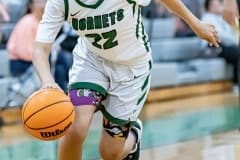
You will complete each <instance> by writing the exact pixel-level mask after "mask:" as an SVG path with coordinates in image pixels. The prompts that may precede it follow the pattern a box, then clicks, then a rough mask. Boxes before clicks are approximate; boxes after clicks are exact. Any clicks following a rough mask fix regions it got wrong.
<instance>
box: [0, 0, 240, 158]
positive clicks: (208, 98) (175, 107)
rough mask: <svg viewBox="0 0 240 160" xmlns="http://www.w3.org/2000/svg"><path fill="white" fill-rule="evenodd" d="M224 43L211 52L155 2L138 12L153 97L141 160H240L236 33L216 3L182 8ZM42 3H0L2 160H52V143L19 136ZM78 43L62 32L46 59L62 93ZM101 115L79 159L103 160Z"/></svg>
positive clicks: (34, 84) (192, 1)
mask: <svg viewBox="0 0 240 160" xmlns="http://www.w3.org/2000/svg"><path fill="white" fill-rule="evenodd" d="M182 1H183V2H184V3H185V4H186V5H187V7H188V8H189V9H190V10H191V11H192V12H193V13H194V14H195V15H196V16H197V17H198V18H200V19H202V20H203V21H205V22H210V23H212V24H214V25H215V26H216V28H217V30H218V32H219V34H220V37H221V39H222V42H221V47H219V48H212V47H210V46H208V45H207V44H206V43H205V42H203V41H201V40H200V39H198V38H197V37H196V36H195V34H194V33H193V32H192V30H191V29H190V28H189V27H188V26H187V25H186V24H185V23H184V22H183V21H181V20H180V19H179V18H177V17H175V16H173V15H172V14H171V13H169V12H168V11H167V10H166V9H165V8H164V7H163V6H161V5H160V4H159V3H158V2H157V0H152V1H151V4H150V5H149V6H147V7H143V8H142V15H143V19H142V23H143V25H144V28H145V31H146V32H147V33H148V35H149V40H150V42H151V46H152V55H153V61H154V63H153V70H152V79H151V90H150V93H149V96H148V98H147V102H146V104H145V106H144V108H143V110H142V112H141V115H140V118H141V119H142V120H143V126H144V132H143V139H142V153H141V158H140V159H141V160H240V130H239V128H240V108H239V107H240V105H239V100H240V99H239V83H238V80H239V70H238V65H239V61H238V58H239V54H240V50H239V45H238V43H239V41H238V39H239V27H232V26H229V25H228V24H226V23H225V22H224V21H223V19H222V18H221V12H222V1H221V0H182ZM44 4H45V1H44V0H34V1H29V0H0V67H1V69H0V86H1V89H0V97H1V101H0V109H1V110H0V159H1V160H57V157H56V152H57V141H53V142H42V141H38V140H35V139H33V138H32V137H30V136H29V135H28V134H27V133H26V132H25V131H24V130H23V128H22V124H21V107H22V104H23V103H24V101H25V100H26V98H27V97H28V96H29V95H30V94H31V93H32V92H34V91H35V90H37V89H38V88H39V86H40V83H39V80H38V78H37V76H36V74H35V72H34V70H33V68H32V63H31V60H32V48H33V43H34V39H35V36H36V30H37V26H38V23H39V21H40V19H41V16H42V13H43V8H44ZM76 41H77V36H76V35H75V33H74V32H73V31H72V30H71V28H70V27H69V26H68V24H64V26H63V28H62V30H61V31H60V33H59V35H58V37H57V40H56V43H55V44H54V45H53V48H52V54H51V57H50V62H51V68H52V74H53V75H54V77H55V79H56V81H57V83H58V84H59V85H60V86H61V87H62V89H63V90H67V84H68V70H69V68H70V67H71V64H72V54H71V51H72V49H73V47H74V45H75V44H76ZM101 118H102V117H101V114H99V113H97V114H96V116H95V118H94V121H93V124H92V127H91V129H90V133H89V136H88V138H87V141H86V143H85V147H84V159H86V160H95V159H100V158H99V154H98V149H97V148H98V147H97V146H98V141H99V136H100V128H101V125H102V124H99V119H101Z"/></svg>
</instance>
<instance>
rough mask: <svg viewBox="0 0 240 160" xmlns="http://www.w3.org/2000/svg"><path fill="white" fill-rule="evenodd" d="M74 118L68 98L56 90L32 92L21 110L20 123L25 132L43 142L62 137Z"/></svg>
mask: <svg viewBox="0 0 240 160" xmlns="http://www.w3.org/2000/svg"><path fill="white" fill-rule="evenodd" d="M74 116H75V112H74V107H73V105H72V103H71V101H70V98H69V97H68V96H67V95H65V94H64V93H63V92H61V91H60V90H58V89H41V90H38V91H36V92H34V93H33V94H32V95H31V96H30V97H29V98H28V99H27V100H26V102H25V103H24V105H23V108H22V121H23V125H24V128H25V129H26V131H27V132H28V133H29V134H31V135H32V136H33V137H35V138H37V139H40V140H45V141H49V140H56V139H58V138H60V137H62V136H64V135H65V134H66V133H67V131H68V129H69V128H70V126H71V125H72V123H73V120H74Z"/></svg>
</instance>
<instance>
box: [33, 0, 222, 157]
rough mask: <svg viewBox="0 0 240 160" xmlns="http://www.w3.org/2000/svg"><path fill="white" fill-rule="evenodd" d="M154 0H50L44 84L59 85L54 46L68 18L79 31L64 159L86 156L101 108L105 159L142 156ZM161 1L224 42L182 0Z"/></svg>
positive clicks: (42, 56)
mask: <svg viewBox="0 0 240 160" xmlns="http://www.w3.org/2000/svg"><path fill="white" fill-rule="evenodd" d="M149 1H150V0H84V1H83V0H48V2H47V6H46V8H45V13H44V16H43V19H42V21H41V23H40V26H39V30H38V35H37V42H36V45H35V50H34V60H33V63H34V66H35V68H36V70H37V72H38V75H39V77H40V79H41V82H42V88H58V86H57V84H56V83H55V81H54V79H53V77H52V75H51V73H50V68H49V63H48V57H49V51H50V48H51V44H52V43H53V42H54V39H55V37H56V35H57V33H58V31H59V30H60V28H61V26H62V24H63V22H64V21H68V22H69V23H70V24H71V26H72V27H73V29H74V30H75V31H76V32H77V33H78V34H79V36H80V38H79V40H78V44H77V45H76V47H75V49H74V51H73V57H74V62H73V66H72V68H71V70H70V74H69V75H70V85H69V96H70V98H71V100H72V103H73V104H74V105H75V106H76V107H75V109H76V118H75V122H74V124H73V125H72V128H71V130H70V132H69V133H68V134H67V135H66V136H65V137H64V138H63V139H61V140H60V144H59V160H80V159H81V158H82V145H83V142H84V140H85V137H86V135H87V132H88V129H89V126H90V123H91V120H92V117H93V115H94V112H95V111H96V110H101V111H102V113H103V117H104V118H103V130H102V136H101V141H100V154H101V157H102V158H103V159H104V160H122V159H124V160H137V159H138V158H139V150H140V139H141V133H142V125H141V121H140V120H138V119H137V117H138V115H139V113H140V111H141V108H142V107H143V104H144V101H145V99H146V97H147V94H148V91H149V88H150V84H149V82H150V71H151V68H152V58H151V49H150V45H149V41H148V38H147V35H146V33H145V31H144V28H143V24H142V19H141V12H140V11H141V6H145V5H147V4H148V3H149ZM161 3H162V4H163V5H164V6H165V7H167V8H169V9H170V10H171V11H172V12H173V13H175V14H176V15H177V16H180V17H181V18H182V19H184V20H185V22H186V23H188V24H189V25H190V26H191V27H192V29H193V31H195V32H196V34H197V35H198V36H199V37H200V38H203V39H205V40H207V41H208V42H209V43H210V44H211V45H214V46H218V40H219V39H218V34H217V32H216V31H215V28H214V27H213V26H212V25H209V24H205V23H202V22H201V21H199V20H198V19H197V18H196V17H195V16H194V15H193V14H192V13H191V12H190V11H189V10H188V9H187V8H186V7H185V6H184V5H183V3H182V2H181V1H179V0H162V1H161Z"/></svg>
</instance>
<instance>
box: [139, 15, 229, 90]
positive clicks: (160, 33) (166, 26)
mask: <svg viewBox="0 0 240 160" xmlns="http://www.w3.org/2000/svg"><path fill="white" fill-rule="evenodd" d="M143 24H144V25H145V28H147V31H148V33H149V34H150V38H151V39H150V41H151V46H152V55H153V62H154V64H153V69H152V80H151V88H159V87H168V86H179V85H186V84H195V83H204V82H211V81H221V80H229V79H231V77H232V67H231V66H229V65H227V64H226V62H225V60H224V59H222V58H214V57H211V58H201V57H202V54H203V50H202V48H201V43H200V40H199V39H198V38H196V37H195V38H194V37H193V38H174V32H175V28H174V26H175V25H174V21H173V19H161V18H160V19H152V20H151V19H144V22H143Z"/></svg>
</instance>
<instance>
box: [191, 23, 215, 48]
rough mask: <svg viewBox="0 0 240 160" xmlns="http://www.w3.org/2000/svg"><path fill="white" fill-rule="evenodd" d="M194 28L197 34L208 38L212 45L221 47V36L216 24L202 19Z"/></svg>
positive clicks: (202, 37) (205, 38)
mask: <svg viewBox="0 0 240 160" xmlns="http://www.w3.org/2000/svg"><path fill="white" fill-rule="evenodd" d="M193 29H194V32H195V33H196V35H197V36H198V37H199V38H201V39H204V40H206V41H207V42H208V43H209V45H210V46H215V47H219V43H220V38H219V35H218V32H217V30H216V28H215V26H214V25H211V24H207V23H204V22H201V21H200V23H199V24H198V25H196V27H195V28H193Z"/></svg>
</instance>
